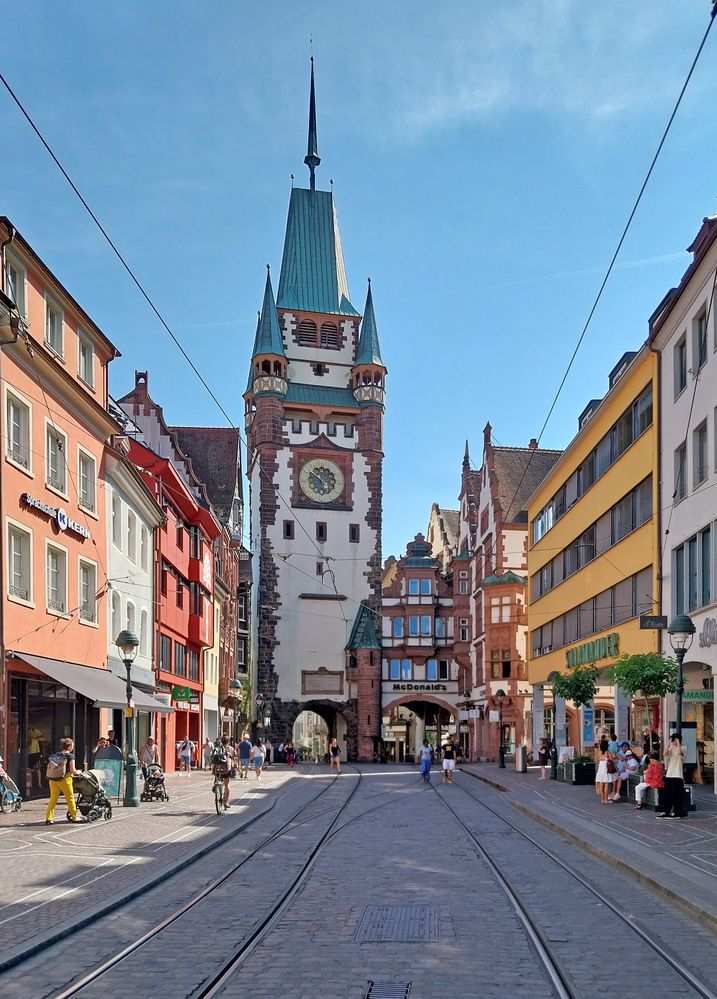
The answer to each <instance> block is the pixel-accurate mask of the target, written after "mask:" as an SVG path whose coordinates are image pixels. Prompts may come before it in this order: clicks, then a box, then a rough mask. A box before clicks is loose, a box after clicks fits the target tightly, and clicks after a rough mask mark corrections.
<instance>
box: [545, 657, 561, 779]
mask: <svg viewBox="0 0 717 999" xmlns="http://www.w3.org/2000/svg"><path fill="white" fill-rule="evenodd" d="M558 676H560V673H558V671H557V670H555V669H554V670H553V671H552V673H548V683H549V684H550V690H551V693H552V694H553V738H552V739H551V740H550V743H551V745H550V779H551V780H557V779H558V706H557V704H556V703H555V694H554V693H553V689H552V685H553V681H554V680H555V678H556V677H558Z"/></svg>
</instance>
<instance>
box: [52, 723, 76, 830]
mask: <svg viewBox="0 0 717 999" xmlns="http://www.w3.org/2000/svg"><path fill="white" fill-rule="evenodd" d="M74 748H75V744H74V742H73V741H72V739H60V752H59V753H54V754H53V755H52V756H51V757H50V759H49V760H48V761H47V780H48V783H49V785H50V800H49V802H48V803H47V812H46V813H45V825H46V826H51V825H52V824H53V822H54V817H55V805H56V804H57V802H58V801H59V800H60V795H61V794H64V796H65V801H66V802H67V811H68V812H69V813H70V821H71V822H77V805H76V804H75V794H74V791H73V789H72V775H73V774H76V773H77V769H76V768H75V754H74V752H73V750H74Z"/></svg>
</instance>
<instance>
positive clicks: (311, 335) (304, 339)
mask: <svg viewBox="0 0 717 999" xmlns="http://www.w3.org/2000/svg"><path fill="white" fill-rule="evenodd" d="M316 332H317V331H316V323H314V322H312V321H311V320H310V319H302V320H301V322H300V323H299V329H298V330H297V335H296V342H297V344H298V345H299V346H300V347H316V346H318V344H317V340H316Z"/></svg>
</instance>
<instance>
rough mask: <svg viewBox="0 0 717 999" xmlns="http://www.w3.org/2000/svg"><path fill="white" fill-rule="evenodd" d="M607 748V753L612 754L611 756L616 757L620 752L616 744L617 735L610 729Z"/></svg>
mask: <svg viewBox="0 0 717 999" xmlns="http://www.w3.org/2000/svg"><path fill="white" fill-rule="evenodd" d="M607 748H608V752H610V753H612V755H613V756H617V754H618V752H619V751H620V747H619V745H618V743H617V733H616V732H615V729H611V731H610V739H609V741H608V744H607Z"/></svg>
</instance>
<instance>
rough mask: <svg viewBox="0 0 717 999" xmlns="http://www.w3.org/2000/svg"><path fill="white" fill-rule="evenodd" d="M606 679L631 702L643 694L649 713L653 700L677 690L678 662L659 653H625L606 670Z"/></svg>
mask: <svg viewBox="0 0 717 999" xmlns="http://www.w3.org/2000/svg"><path fill="white" fill-rule="evenodd" d="M607 679H608V680H609V682H610V683H613V684H614V685H615V686H616V687H620V688H621V689H622V690H624V692H625V693H626V694H627V696H628V697H629V698H631V699H632V698H634V697H637V695H638V694H642V696H643V698H644V699H645V714H648V713H649V708H650V698H651V697H657V698H663V697H665V696H666V695H667V694H674V692H675V690H676V689H677V663H676V661H675V660H674V659H670V658H669V657H668V656H661V655H660V654H659V653H657V652H644V653H635V654H634V655H630V654H629V653H627V652H626V653H624V654H623V655H621V656H620V658H619V659H618V660H617V662H616V663H615V665H614V666H613V667H612V668H611V669H609V670H608V671H607Z"/></svg>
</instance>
